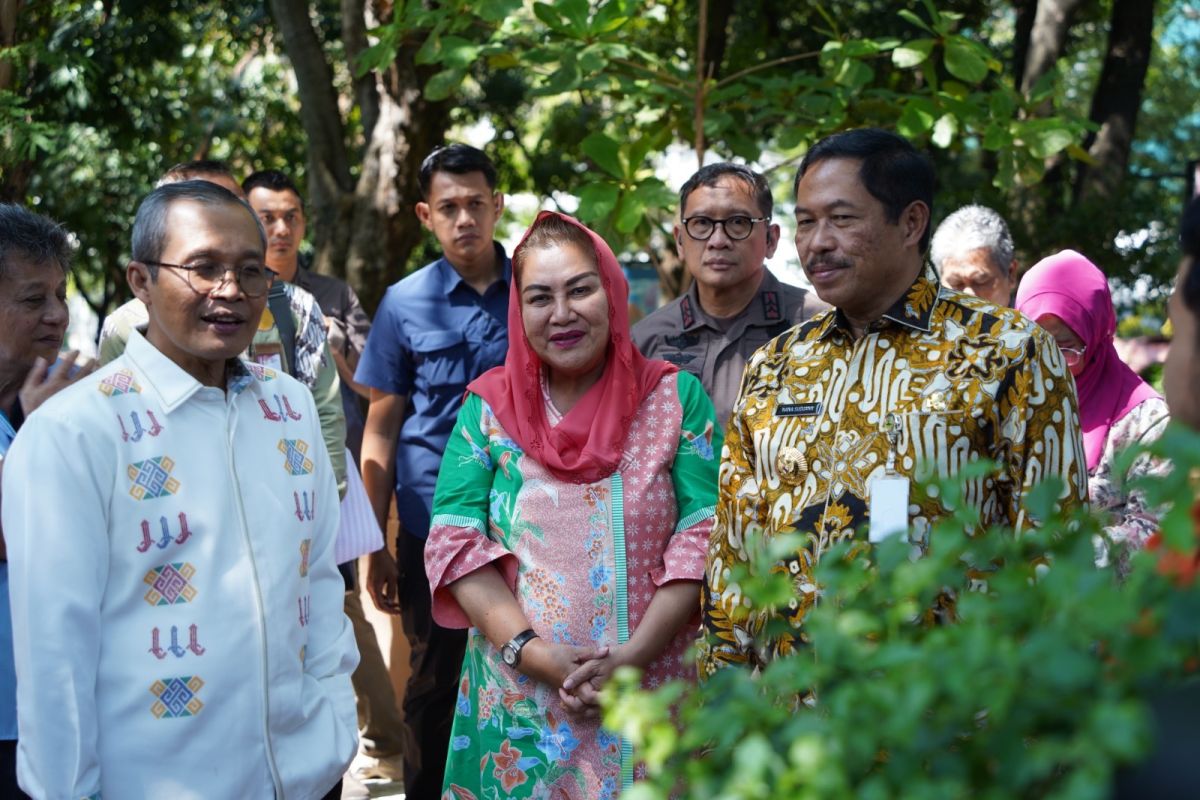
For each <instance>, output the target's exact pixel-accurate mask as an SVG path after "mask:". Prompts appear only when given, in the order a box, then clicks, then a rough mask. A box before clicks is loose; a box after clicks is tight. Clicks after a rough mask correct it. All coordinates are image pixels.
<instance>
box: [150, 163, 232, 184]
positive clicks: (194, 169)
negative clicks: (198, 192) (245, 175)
mask: <svg viewBox="0 0 1200 800" xmlns="http://www.w3.org/2000/svg"><path fill="white" fill-rule="evenodd" d="M197 175H222V176H224V177H226V178H229V180H231V181H232V182H234V183H237V178H235V177H233V170H232V169H230V168H229V165H228V164H226V163H225V162H224V161H220V160H218V159H215V158H198V159H196V160H195V161H181V162H180V163H178V164H176V165H175V166H173V167H171V168H170V169H169V170H167V171H166V172H164V173H163V174H162V177H161V178H159V179H158V184H159V185H160V186H161V185H162V184H164V183H176V182H178V181H190V180H192V179H193V178H195V177H196V176H197Z"/></svg>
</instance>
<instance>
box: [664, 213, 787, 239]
mask: <svg viewBox="0 0 1200 800" xmlns="http://www.w3.org/2000/svg"><path fill="white" fill-rule="evenodd" d="M769 219H771V218H770V217H747V216H745V215H744V214H735V215H734V216H732V217H726V218H725V219H712V218H711V217H688V218H687V219H685V220H683V229H684V230H686V231H687V232H688V236H690V237H692V238H693V239H695V240H696V241H698V242H705V241H708V239H709V238H710V237H711V236H712V235H713V233H714V232H715V231H716V230H717V226H718V225H720V226H721V229H722V230H723V231H725V235H726V236H728V237H729V238H730V239H733V240H734V241H735V242H737V241H741V240H742V239H745V238H746V237H747V236H749V235H750V232H751V231H753V230H754V223H756V222H766V221H768V220H769Z"/></svg>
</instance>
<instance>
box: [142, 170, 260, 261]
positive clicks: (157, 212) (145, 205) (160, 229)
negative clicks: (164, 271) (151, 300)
mask: <svg viewBox="0 0 1200 800" xmlns="http://www.w3.org/2000/svg"><path fill="white" fill-rule="evenodd" d="M180 201H188V202H192V203H200V204H201V205H206V206H224V205H229V206H240V207H241V208H244V209H246V213H247V214H249V215H250V218H251V219H252V220H254V225H255V227H256V228H257V229H258V238H259V241H260V242H261V244H262V249H263V252H264V253H265V252H266V249H267V234H266V232H265V231H264V230H263V226H262V222H260V221H259V219H258V215H257V214H255V213H254V210H253V209H252V208H250V206H249V204H248V203H246V201H245V200H242V199H241V198H240V197H238V196H237V195H235V194H234V193H233V192H231V191H229V190H228V189H226V188H225V187H224V186H218V185H217V184H215V183H210V182H209V181H197V180H190V181H179V182H178V183H165V184H163V185H161V186H159V187H158V188H157V189H155V190H154V191H152V192H151V193H150V194H148V195H146V198H145V199H144V200H142V203H141V205H139V206H138V210H137V217H136V218H135V219H134V221H133V253H132V257H133V260H134V261H141V262H143V263H145V262H149V261H158V260H159V259H160V258H162V252H163V250H164V249H165V248H166V246H167V216H168V214H169V213H170V211H171V206H172V205H173V204H174V203H176V202H180ZM147 266H148V267H149V269H150V275H151V276H152V277H157V275H158V269H157V268H156V267H154V266H153V265H150V264H147Z"/></svg>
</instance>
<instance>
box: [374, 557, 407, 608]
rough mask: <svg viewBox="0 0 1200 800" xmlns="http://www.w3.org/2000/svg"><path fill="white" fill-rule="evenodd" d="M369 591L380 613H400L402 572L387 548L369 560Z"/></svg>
mask: <svg viewBox="0 0 1200 800" xmlns="http://www.w3.org/2000/svg"><path fill="white" fill-rule="evenodd" d="M367 590H368V591H369V592H370V593H371V599H372V600H374V601H375V607H376V608H378V609H379V610H380V611H382V612H383V613H385V614H399V613H400V570H399V569H398V568H397V567H396V559H394V558H392V554H391V553H389V552H388V549H387V548H386V547H384V548H383V549H381V550H376V551H375V552H374V553H371V556H370V558H369V559H368V560H367Z"/></svg>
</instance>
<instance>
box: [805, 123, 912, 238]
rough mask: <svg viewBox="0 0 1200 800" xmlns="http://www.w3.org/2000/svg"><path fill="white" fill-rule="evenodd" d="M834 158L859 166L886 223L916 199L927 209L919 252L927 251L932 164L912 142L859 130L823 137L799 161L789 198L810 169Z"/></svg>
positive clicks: (888, 133)
mask: <svg viewBox="0 0 1200 800" xmlns="http://www.w3.org/2000/svg"><path fill="white" fill-rule="evenodd" d="M834 158H849V159H855V160H858V161H860V162H861V163H862V165H861V167H859V171H858V177H859V179H860V180H861V181H862V184H863V187H864V188H865V189H866V190H867V191H868V192H870V194H871V196H872V197H874V198H875V199H876V200H878V201H879V202H880V203H883V208H884V210H885V211H886V212H887V218H888V222H891V223H893V224H894V223H897V222H899V221H900V215H901V214H902V213H904V209H906V208H908V206H909V205H910V204H912V202H913V201H915V200H920V201H921V202H922V203H924V204H925V205H926V206H927V207H928V208H929V222H926V223H925V232H924V233H923V234H922V235H921V241H920V251H921V253H922V254H924V253H925V251H926V250H927V249H928V248H929V237H930V236H932V235H933V231H932V224H931V223H932V221H933V185H934V172H933V164H931V163H930V161H929V159H927V158H926V157H925V156H923V155H922V154H921V153H920V152H919V151H918V150H917V149H916V148H915V147H913V146H912V143H911V142H909V141H908V140H907V139H905V138H904V137H903V136H899V135H897V134H895V133H892V132H891V131H885V130H882V129H880V128H858V129H856V130H852V131H842V132H841V133H835V134H832V135H830V136H826V137H825V138H824V139H822V140H821V141H819V142H817V143H816V144H814V145H813V146H812V147H811V148H810V149H809V151H808V153H806V154H805V156H804V160H803V161H801V162H800V169H799V170H798V171H797V172H796V180H795V181H794V182H793V183H792V197H793V198H794V197H795V196H796V194H797V193H798V192H799V190H800V180H801V179H802V178H803V177H804V174H805V173H806V172H807V171H808V169H809V167H811V166H812V165H813V164H817V163H819V162H821V161H828V160H829V159H834Z"/></svg>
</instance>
